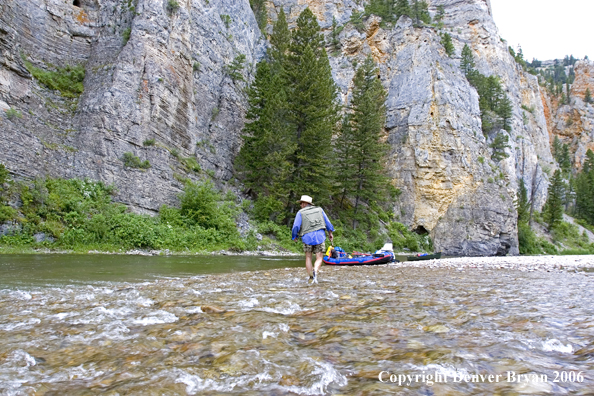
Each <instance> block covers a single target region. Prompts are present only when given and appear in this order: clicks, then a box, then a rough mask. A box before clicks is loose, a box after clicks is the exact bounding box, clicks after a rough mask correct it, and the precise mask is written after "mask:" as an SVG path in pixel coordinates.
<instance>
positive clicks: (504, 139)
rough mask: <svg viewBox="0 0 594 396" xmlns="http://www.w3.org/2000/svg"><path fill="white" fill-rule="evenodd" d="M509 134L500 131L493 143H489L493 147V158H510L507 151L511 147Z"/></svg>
mask: <svg viewBox="0 0 594 396" xmlns="http://www.w3.org/2000/svg"><path fill="white" fill-rule="evenodd" d="M508 143H509V136H508V135H507V134H505V133H501V132H500V133H498V134H497V136H495V139H494V140H493V143H491V144H490V145H489V147H491V148H492V149H493V154H492V155H491V159H492V160H493V161H497V162H499V161H501V160H502V159H505V158H508V157H509V154H507V153H506V152H505V149H506V148H510V146H509V144H508Z"/></svg>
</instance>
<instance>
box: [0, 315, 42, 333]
mask: <svg viewBox="0 0 594 396" xmlns="http://www.w3.org/2000/svg"><path fill="white" fill-rule="evenodd" d="M39 323H41V320H39V319H37V318H31V319H27V320H25V321H24V322H16V323H7V324H2V325H0V330H4V331H13V330H15V329H18V330H23V329H25V328H27V327H32V326H34V325H36V324H39Z"/></svg>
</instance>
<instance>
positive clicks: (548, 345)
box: [542, 338, 573, 353]
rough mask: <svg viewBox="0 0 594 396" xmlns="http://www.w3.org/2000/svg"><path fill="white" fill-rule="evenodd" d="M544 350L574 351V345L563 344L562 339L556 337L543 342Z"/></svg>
mask: <svg viewBox="0 0 594 396" xmlns="http://www.w3.org/2000/svg"><path fill="white" fill-rule="evenodd" d="M542 350H543V351H545V352H561V353H573V347H572V345H571V344H567V345H563V344H562V343H561V341H559V340H557V339H555V338H553V339H552V340H546V341H545V342H543V343H542Z"/></svg>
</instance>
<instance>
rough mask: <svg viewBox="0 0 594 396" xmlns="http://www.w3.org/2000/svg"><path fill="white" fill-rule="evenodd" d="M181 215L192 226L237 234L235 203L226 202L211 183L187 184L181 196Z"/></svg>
mask: <svg viewBox="0 0 594 396" xmlns="http://www.w3.org/2000/svg"><path fill="white" fill-rule="evenodd" d="M180 201H181V214H182V216H184V217H185V218H186V219H188V221H189V223H190V224H191V225H197V226H200V227H203V228H207V229H208V228H214V229H217V230H220V231H224V232H227V233H229V234H230V235H234V234H236V233H237V228H236V227H235V220H234V217H233V216H234V215H235V214H236V212H237V209H236V208H235V203H234V202H231V203H229V202H224V201H223V199H222V197H221V195H220V193H219V192H218V191H216V190H215V189H214V185H213V184H212V183H211V182H204V183H192V182H189V183H187V184H186V186H185V189H184V193H183V194H182V195H181V196H180Z"/></svg>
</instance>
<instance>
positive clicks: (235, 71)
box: [224, 54, 245, 81]
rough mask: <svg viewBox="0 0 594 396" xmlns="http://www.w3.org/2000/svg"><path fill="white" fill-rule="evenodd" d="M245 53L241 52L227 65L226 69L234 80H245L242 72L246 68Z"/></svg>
mask: <svg viewBox="0 0 594 396" xmlns="http://www.w3.org/2000/svg"><path fill="white" fill-rule="evenodd" d="M244 63H245V55H244V54H239V55H237V56H236V57H235V58H234V59H233V62H231V63H230V64H229V65H227V66H225V68H224V70H225V72H226V73H227V75H228V76H229V77H231V79H232V80H233V81H245V78H244V77H243V74H242V73H241V72H242V71H243V69H244Z"/></svg>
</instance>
